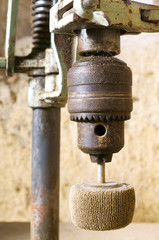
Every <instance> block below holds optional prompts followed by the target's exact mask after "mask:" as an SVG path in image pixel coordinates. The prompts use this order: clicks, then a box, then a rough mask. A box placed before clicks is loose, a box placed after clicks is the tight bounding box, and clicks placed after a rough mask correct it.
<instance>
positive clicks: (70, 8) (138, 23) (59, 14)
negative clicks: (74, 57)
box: [50, 0, 159, 34]
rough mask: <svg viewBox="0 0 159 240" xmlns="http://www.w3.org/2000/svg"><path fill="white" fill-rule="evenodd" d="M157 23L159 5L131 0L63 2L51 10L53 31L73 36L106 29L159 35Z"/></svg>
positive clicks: (72, 0) (63, 0) (71, 0)
mask: <svg viewBox="0 0 159 240" xmlns="http://www.w3.org/2000/svg"><path fill="white" fill-rule="evenodd" d="M153 13H155V15H153ZM147 15H148V16H147ZM152 15H153V16H152ZM151 18H152V20H151ZM154 18H155V19H154ZM158 20H159V6H153V5H149V4H143V3H138V2H134V1H130V0H126V1H121V0H101V1H96V0H94V1H93V0H78V1H77V0H61V1H58V3H57V4H56V5H55V6H54V7H52V9H51V10H50V31H51V32H54V33H57V32H58V33H60V32H61V33H72V34H74V32H75V30H80V29H82V28H93V27H100V26H101V27H103V26H104V27H109V28H116V29H121V30H124V31H126V32H129V33H139V32H159V27H158V24H156V22H158Z"/></svg>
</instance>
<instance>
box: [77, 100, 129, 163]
mask: <svg viewBox="0 0 159 240" xmlns="http://www.w3.org/2000/svg"><path fill="white" fill-rule="evenodd" d="M94 104H95V102H94ZM97 127H98V128H101V129H100V131H98V132H96V128H97ZM102 128H103V129H105V132H103V130H102ZM78 147H79V149H81V150H82V151H83V152H84V153H87V154H89V155H91V161H92V162H99V160H103V161H104V162H110V161H111V158H112V155H113V153H117V152H119V151H120V150H121V149H122V148H123V147H124V121H108V122H106V121H104V122H102V123H101V122H79V123H78Z"/></svg>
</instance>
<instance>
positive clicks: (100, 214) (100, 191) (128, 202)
mask: <svg viewBox="0 0 159 240" xmlns="http://www.w3.org/2000/svg"><path fill="white" fill-rule="evenodd" d="M69 205H70V213H71V218H72V222H73V224H74V225H75V226H78V227H80V228H82V229H86V230H95V231H105V230H115V229H119V228H123V227H125V226H127V225H128V224H129V223H131V221H132V218H133V214H134V209H135V192H134V188H133V187H131V186H130V185H129V184H126V183H116V182H106V183H95V182H90V183H81V184H77V185H74V186H72V188H71V191H70V201H69Z"/></svg>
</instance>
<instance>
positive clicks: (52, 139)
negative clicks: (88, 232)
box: [31, 108, 60, 240]
mask: <svg viewBox="0 0 159 240" xmlns="http://www.w3.org/2000/svg"><path fill="white" fill-rule="evenodd" d="M59 148H60V108H48V109H34V110H33V149H32V229H31V231H32V238H31V239H32V240H58V236H59Z"/></svg>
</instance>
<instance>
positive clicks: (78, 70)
mask: <svg viewBox="0 0 159 240" xmlns="http://www.w3.org/2000/svg"><path fill="white" fill-rule="evenodd" d="M131 85H132V73H131V70H130V68H128V67H127V65H126V64H125V63H124V62H122V61H120V60H118V59H116V58H113V57H105V56H90V57H85V58H82V59H81V60H80V61H79V62H77V63H75V64H74V65H73V67H72V68H71V69H70V70H69V72H68V92H69V98H68V110H69V112H70V114H71V119H72V120H74V121H81V120H83V121H112V120H114V121H116V120H117V121H120V120H126V119H129V118H130V113H131V111H132V90H131V88H132V86H131Z"/></svg>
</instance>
